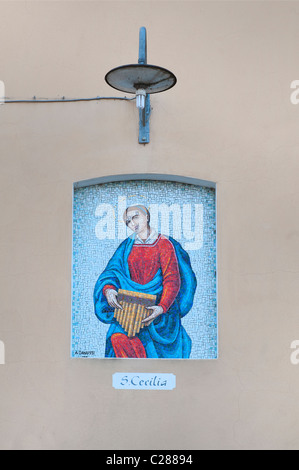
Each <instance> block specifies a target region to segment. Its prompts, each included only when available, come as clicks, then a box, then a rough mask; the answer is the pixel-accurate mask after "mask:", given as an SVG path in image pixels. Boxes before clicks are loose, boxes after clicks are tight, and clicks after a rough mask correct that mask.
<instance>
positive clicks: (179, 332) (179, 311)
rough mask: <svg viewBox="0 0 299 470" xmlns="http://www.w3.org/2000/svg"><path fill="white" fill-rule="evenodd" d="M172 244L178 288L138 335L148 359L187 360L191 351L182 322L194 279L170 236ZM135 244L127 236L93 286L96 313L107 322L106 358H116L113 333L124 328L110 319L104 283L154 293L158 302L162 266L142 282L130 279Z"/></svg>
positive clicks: (184, 255) (183, 254)
mask: <svg viewBox="0 0 299 470" xmlns="http://www.w3.org/2000/svg"><path fill="white" fill-rule="evenodd" d="M169 240H170V242H171V243H172V245H173V246H174V249H175V252H176V256H177V260H178V265H179V271H180V276H181V288H180V291H179V293H178V295H177V297H176V299H175V301H174V303H173V304H172V306H171V307H170V309H169V310H168V312H167V313H166V314H162V315H160V316H159V317H158V318H156V319H155V320H154V321H153V322H152V323H151V324H150V325H149V326H148V327H145V328H143V329H142V330H141V331H140V333H139V334H138V335H137V336H138V338H139V339H140V340H141V342H142V344H143V346H144V348H145V351H146V354H147V357H148V358H168V359H172V358H173V359H176V358H180V359H187V358H189V357H190V353H191V339H190V337H189V336H188V334H187V332H186V330H185V328H184V327H183V325H182V323H181V318H182V317H184V316H185V315H187V313H188V312H189V311H190V310H191V308H192V305H193V299H194V295H195V291H196V286H197V281H196V277H195V274H194V272H193V270H192V267H191V263H190V258H189V255H188V253H187V252H186V251H185V250H184V249H183V248H182V246H181V245H180V243H178V242H177V241H176V240H174V239H173V238H171V237H169ZM133 245H134V238H131V237H129V238H127V239H126V240H125V241H124V242H122V243H121V245H120V246H119V247H118V248H117V250H116V252H115V253H114V255H113V257H112V258H111V260H110V261H109V263H108V265H107V267H106V269H105V270H104V272H103V273H102V274H101V275H100V277H99V279H98V281H97V283H96V285H95V289H94V306H95V314H96V316H97V317H98V319H99V320H100V321H101V322H103V323H108V324H109V323H110V324H111V325H110V328H109V331H108V333H107V338H106V351H105V356H106V357H115V353H114V350H113V347H112V344H111V336H112V335H113V334H114V333H124V334H126V332H125V331H124V329H123V328H122V327H121V326H120V325H119V323H118V322H117V321H116V320H115V319H114V318H113V317H114V309H113V308H111V307H110V306H109V305H108V302H107V299H106V297H105V295H104V294H103V288H104V287H105V285H113V286H115V287H116V289H117V290H118V289H125V290H129V291H135V292H143V293H145V294H152V295H157V304H158V303H159V301H160V298H161V295H162V292H163V277H162V272H161V269H159V271H158V272H157V274H156V276H155V277H154V278H153V279H152V280H151V281H150V282H149V283H148V284H145V285H142V284H138V283H136V282H134V281H132V279H131V276H130V271H129V264H128V257H129V255H130V253H131V250H132V248H133Z"/></svg>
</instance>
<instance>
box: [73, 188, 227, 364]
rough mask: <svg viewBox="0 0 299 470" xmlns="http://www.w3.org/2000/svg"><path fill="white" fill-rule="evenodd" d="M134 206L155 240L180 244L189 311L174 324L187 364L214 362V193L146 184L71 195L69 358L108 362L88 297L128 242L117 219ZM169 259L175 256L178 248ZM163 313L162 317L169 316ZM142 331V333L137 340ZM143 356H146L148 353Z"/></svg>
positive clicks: (104, 328)
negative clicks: (183, 340) (183, 338)
mask: <svg viewBox="0 0 299 470" xmlns="http://www.w3.org/2000/svg"><path fill="white" fill-rule="evenodd" d="M136 205H139V206H140V205H142V206H145V207H146V208H147V209H148V210H149V212H150V219H151V220H150V226H151V227H152V228H154V229H155V230H156V232H157V233H158V234H160V233H162V234H163V235H165V237H166V238H168V237H171V238H170V241H171V240H172V239H174V241H177V242H179V244H180V246H181V247H182V249H183V251H184V252H187V253H188V255H189V258H190V263H191V267H192V270H193V272H194V275H195V277H196V280H197V288H196V291H195V295H194V298H193V303H192V308H191V309H190V310H189V312H188V313H187V314H186V315H185V316H184V317H183V318H182V320H181V324H182V327H183V329H184V331H185V332H186V333H187V336H188V337H189V339H190V344H191V351H190V353H188V357H189V358H190V359H216V358H217V356H218V319H217V275H216V271H217V265H216V201H215V190H214V189H213V188H208V187H204V186H197V185H189V184H182V183H175V182H164V181H152V180H138V181H123V182H115V183H107V184H95V185H91V186H86V187H80V188H78V189H75V190H74V206H73V286H72V352H71V354H72V357H91V358H104V357H105V356H106V357H113V355H112V356H111V355H110V356H109V355H108V356H107V345H106V340H107V334H108V332H109V331H110V330H109V329H110V326H111V325H110V323H109V324H105V323H103V322H102V321H100V320H99V318H98V317H97V315H96V314H95V304H94V290H95V286H96V284H97V281H98V279H99V277H100V276H101V274H102V273H103V271H104V270H105V268H106V266H107V264H108V263H109V261H110V260H111V258H112V257H113V255H114V254H115V252H116V251H117V250H118V249H119V247H120V245H121V244H122V243H126V240H127V239H128V237H131V236H132V231H131V230H130V229H129V227H126V225H125V223H124V219H123V214H124V211H125V210H126V208H127V207H129V206H136ZM173 243H174V242H173ZM176 254H177V256H178V251H177V248H176ZM186 289H188V286H187V287H186ZM186 295H188V291H187V294H186ZM173 308H174V307H173ZM169 312H170V311H169ZM169 312H168V313H165V314H164V315H167V314H168V315H170V313H169ZM162 316H163V315H162ZM162 316H161V317H162ZM113 321H115V320H113ZM150 328H153V327H149V328H148V330H149V331H150ZM145 330H146V328H144V329H143V330H142V332H143V333H142V334H144V335H145ZM137 336H138V335H137ZM140 338H141V342H142V341H146V339H144V338H145V336H144V337H143V336H140ZM156 350H157V351H158V356H157V357H163V358H164V357H166V356H165V353H162V352H161V355H159V354H160V352H159V351H160V350H159V348H157V349H156ZM111 351H112V349H111ZM161 351H162V349H161ZM171 351H172V350H170V353H169V354H170V357H178V356H171V354H172V352H171ZM163 354H164V355H163ZM148 357H151V356H150V355H149V354H148ZM152 357H155V356H152Z"/></svg>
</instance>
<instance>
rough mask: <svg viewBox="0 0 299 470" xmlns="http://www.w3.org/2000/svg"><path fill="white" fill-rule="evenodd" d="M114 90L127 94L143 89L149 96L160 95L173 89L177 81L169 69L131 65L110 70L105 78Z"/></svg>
mask: <svg viewBox="0 0 299 470" xmlns="http://www.w3.org/2000/svg"><path fill="white" fill-rule="evenodd" d="M105 80H106V82H107V83H108V85H110V86H111V87H112V88H115V89H116V90H119V91H122V92H125V93H134V94H135V93H136V91H137V90H139V89H143V90H145V91H146V93H148V94H152V93H160V92H162V91H166V90H169V89H170V88H172V87H173V86H174V85H175V84H176V82H177V79H176V77H175V75H174V74H173V73H172V72H170V71H169V70H167V69H164V68H162V67H157V66H156V65H147V64H131V65H124V66H121V67H117V68H115V69H112V70H110V72H108V73H107V75H106V77H105Z"/></svg>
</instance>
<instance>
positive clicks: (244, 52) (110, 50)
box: [0, 1, 299, 450]
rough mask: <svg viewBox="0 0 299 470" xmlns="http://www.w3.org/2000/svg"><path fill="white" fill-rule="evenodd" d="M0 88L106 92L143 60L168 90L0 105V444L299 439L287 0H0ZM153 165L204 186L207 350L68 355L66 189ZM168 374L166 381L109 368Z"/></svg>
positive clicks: (296, 64) (296, 118)
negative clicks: (212, 225) (141, 124)
mask: <svg viewBox="0 0 299 470" xmlns="http://www.w3.org/2000/svg"><path fill="white" fill-rule="evenodd" d="M0 16H1V28H0V46H1V47H0V50H1V52H0V57H1V67H0V71H1V74H0V80H3V81H4V82H5V85H6V95H7V96H9V97H14V98H16V97H22V98H29V97H32V96H34V95H36V96H37V97H61V96H63V95H65V96H67V97H89V96H96V95H104V96H107V95H117V96H122V94H121V93H118V92H116V91H114V90H112V89H111V88H110V87H108V85H106V83H105V82H104V76H105V74H106V72H108V71H109V70H110V69H111V68H113V67H114V66H118V65H121V64H126V63H130V62H135V61H136V60H137V56H138V31H139V27H140V26H146V27H147V31H148V62H149V63H155V64H158V65H162V66H164V67H166V68H169V69H170V70H172V71H173V72H174V73H175V74H176V75H177V77H178V84H177V86H176V87H175V88H173V89H172V90H170V91H168V92H166V93H163V94H160V95H156V96H154V97H153V98H152V107H153V112H152V117H151V143H150V144H149V145H148V146H140V145H139V144H138V143H137V137H138V135H137V131H138V121H137V112H136V109H135V104H134V103H128V102H111V101H109V102H104V101H103V102H96V103H78V104H52V105H50V104H48V105H8V104H7V105H5V106H2V107H0V133H1V134H0V135H1V140H0V157H1V172H0V181H1V185H0V191H1V198H0V208H1V209H0V211H1V218H0V226H1V230H0V240H1V243H0V276H1V283H0V289H1V306H0V340H2V341H3V342H4V343H5V350H6V365H4V366H3V365H2V366H0V398H1V399H0V448H1V449H30V448H34V449H38V448H41V449H48V448H50V449H66V448H67V449H92V448H97V449H121V448H122V449H126V448H128V449H159V450H162V449H178V448H180V449H214V448H216V449H217V448H221V449H246V448H250V449H257V448H263V449H265V448H272V449H277V448H283V449H294V448H295V449H296V448H297V449H298V448H299V424H298V423H299V405H298V398H299V396H298V386H299V366H297V367H296V366H294V365H292V364H291V362H290V354H291V350H290V344H291V342H292V341H293V340H295V339H298V337H299V326H298V305H299V289H298V279H299V246H298V245H299V218H298V199H299V186H298V183H299V181H298V180H299V106H297V107H296V106H294V105H292V104H291V102H290V83H291V82H292V81H293V80H295V79H299V58H298V18H299V3H298V2H270V1H264V2H251V1H250V2H243V1H239V2H236V1H235V2H226V1H221V2H214V1H209V2H201V1H193V2H185V1H152V2H150V1H138V2H137V1H136V2H130V1H119V2H115V1H108V2H102V1H94V2H89V1H85V2H80V1H74V2H72V1H65V2H63V1H59V2H50V1H48V2H42V1H40V2H37V1H34V2H30V1H29V2H14V1H10V2H5V1H2V2H0ZM122 173H125V174H132V173H159V174H164V173H165V174H173V175H181V176H185V177H190V176H191V177H194V178H199V179H203V180H209V181H214V182H216V183H217V197H218V276H219V293H218V297H219V335H220V336H219V354H220V357H219V360H218V361H213V362H205V361H198V362H197V361H196V362H195V361H190V362H188V361H187V362H185V361H183V362H180V361H160V362H159V361H152V360H148V361H145V362H144V361H141V362H136V361H126V360H124V361H119V360H112V361H111V360H102V361H100V360H94V361H93V360H83V359H82V360H71V359H70V358H69V355H70V354H69V351H70V320H71V257H72V252H71V242H72V229H71V227H72V185H73V183H74V182H75V181H79V180H85V179H89V178H97V177H101V176H106V175H113V174H122ZM122 371H124V372H130V371H136V372H147V371H148V372H172V373H174V374H176V376H177V388H176V390H174V391H172V392H158V391H155V392H148V391H139V392H138V391H133V392H130V391H127V392H124V391H116V390H114V389H113V388H112V386H111V381H112V374H113V373H114V372H122Z"/></svg>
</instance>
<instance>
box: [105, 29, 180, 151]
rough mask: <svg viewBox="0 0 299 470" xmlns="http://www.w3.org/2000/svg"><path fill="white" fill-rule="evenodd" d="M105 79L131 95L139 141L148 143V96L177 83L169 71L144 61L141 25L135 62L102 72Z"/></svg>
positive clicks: (145, 53)
mask: <svg viewBox="0 0 299 470" xmlns="http://www.w3.org/2000/svg"><path fill="white" fill-rule="evenodd" d="M105 80H106V82H107V83H108V85H110V86H111V87H112V88H115V89H116V90H119V91H122V92H125V93H133V94H135V96H136V106H137V108H138V109H139V143H140V144H148V143H149V141H150V127H149V120H150V114H151V105H150V95H151V94H153V93H160V92H162V91H166V90H169V89H170V88H172V87H173V86H174V85H175V84H176V83H177V79H176V77H175V75H174V74H173V73H172V72H170V71H169V70H167V69H165V68H163V67H158V66H157V65H148V64H147V34H146V28H144V27H142V28H140V31H139V59H138V64H129V65H123V66H120V67H116V68H114V69H112V70H110V72H108V73H107V74H106V76H105Z"/></svg>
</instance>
